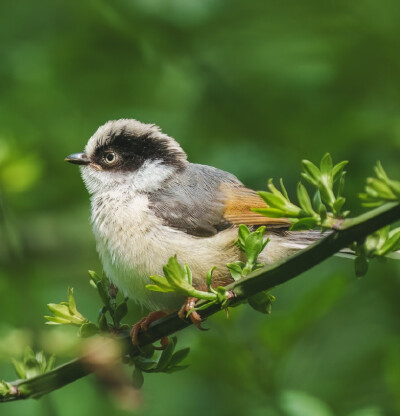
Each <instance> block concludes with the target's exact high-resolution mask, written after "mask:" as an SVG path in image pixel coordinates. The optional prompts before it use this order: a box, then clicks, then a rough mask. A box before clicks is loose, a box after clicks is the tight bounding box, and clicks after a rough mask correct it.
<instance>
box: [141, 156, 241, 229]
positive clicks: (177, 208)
mask: <svg viewBox="0 0 400 416" xmlns="http://www.w3.org/2000/svg"><path fill="white" fill-rule="evenodd" d="M221 185H227V186H229V187H242V186H243V185H242V183H241V182H240V181H239V180H238V179H237V178H236V177H235V176H234V175H232V174H230V173H228V172H224V171H222V170H219V169H216V168H213V167H211V166H205V165H198V164H194V163H189V164H188V165H187V167H186V168H185V169H184V170H183V171H180V172H178V173H177V174H176V176H175V177H174V178H173V179H172V180H171V179H169V181H168V183H167V184H166V186H165V187H163V188H161V189H159V190H157V191H155V192H153V193H151V194H149V201H150V209H152V210H153V212H154V213H155V214H156V215H157V216H158V217H160V218H162V219H163V221H164V223H165V224H166V225H168V226H170V227H172V228H176V229H179V230H182V231H185V232H186V233H188V234H191V235H194V236H198V237H209V236H212V235H215V234H216V233H217V232H218V231H221V230H223V229H225V228H228V227H229V226H230V225H231V223H230V222H229V221H227V220H226V219H225V218H224V211H225V199H226V196H225V195H224V193H223V192H222V191H221Z"/></svg>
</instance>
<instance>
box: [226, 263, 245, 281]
mask: <svg viewBox="0 0 400 416" xmlns="http://www.w3.org/2000/svg"><path fill="white" fill-rule="evenodd" d="M226 267H227V268H228V269H229V272H230V273H231V276H232V277H233V280H235V281H237V280H240V279H241V278H242V271H243V267H244V263H243V262H241V261H236V262H235V263H228V264H227V265H226Z"/></svg>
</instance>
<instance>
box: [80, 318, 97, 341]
mask: <svg viewBox="0 0 400 416" xmlns="http://www.w3.org/2000/svg"><path fill="white" fill-rule="evenodd" d="M98 333H99V328H98V327H97V325H96V324H94V323H92V322H89V323H87V324H83V325H82V326H81V327H80V329H79V336H80V337H81V338H89V337H92V336H93V335H97V334H98Z"/></svg>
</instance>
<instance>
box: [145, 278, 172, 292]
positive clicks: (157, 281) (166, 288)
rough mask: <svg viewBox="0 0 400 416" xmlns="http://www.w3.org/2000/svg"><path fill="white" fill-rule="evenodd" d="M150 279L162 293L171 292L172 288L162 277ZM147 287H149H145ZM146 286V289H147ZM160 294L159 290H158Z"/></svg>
mask: <svg viewBox="0 0 400 416" xmlns="http://www.w3.org/2000/svg"><path fill="white" fill-rule="evenodd" d="M150 279H151V280H152V281H153V282H154V283H155V284H156V285H157V286H158V287H159V288H161V289H164V290H162V291H163V292H173V291H174V288H173V287H172V286H171V285H170V283H169V282H168V280H167V279H166V278H165V277H164V276H157V275H154V276H150ZM147 286H149V285H147ZM147 286H146V287H147ZM160 292H161V290H160Z"/></svg>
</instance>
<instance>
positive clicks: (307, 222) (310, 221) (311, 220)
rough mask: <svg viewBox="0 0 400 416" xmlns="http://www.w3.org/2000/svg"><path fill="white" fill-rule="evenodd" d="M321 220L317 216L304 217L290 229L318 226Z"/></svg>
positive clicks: (299, 229)
mask: <svg viewBox="0 0 400 416" xmlns="http://www.w3.org/2000/svg"><path fill="white" fill-rule="evenodd" d="M318 223H319V220H318V218H315V217H306V218H302V219H300V220H298V221H296V222H295V223H293V224H292V226H291V227H290V231H301V230H310V229H312V228H315V227H317V226H318Z"/></svg>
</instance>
